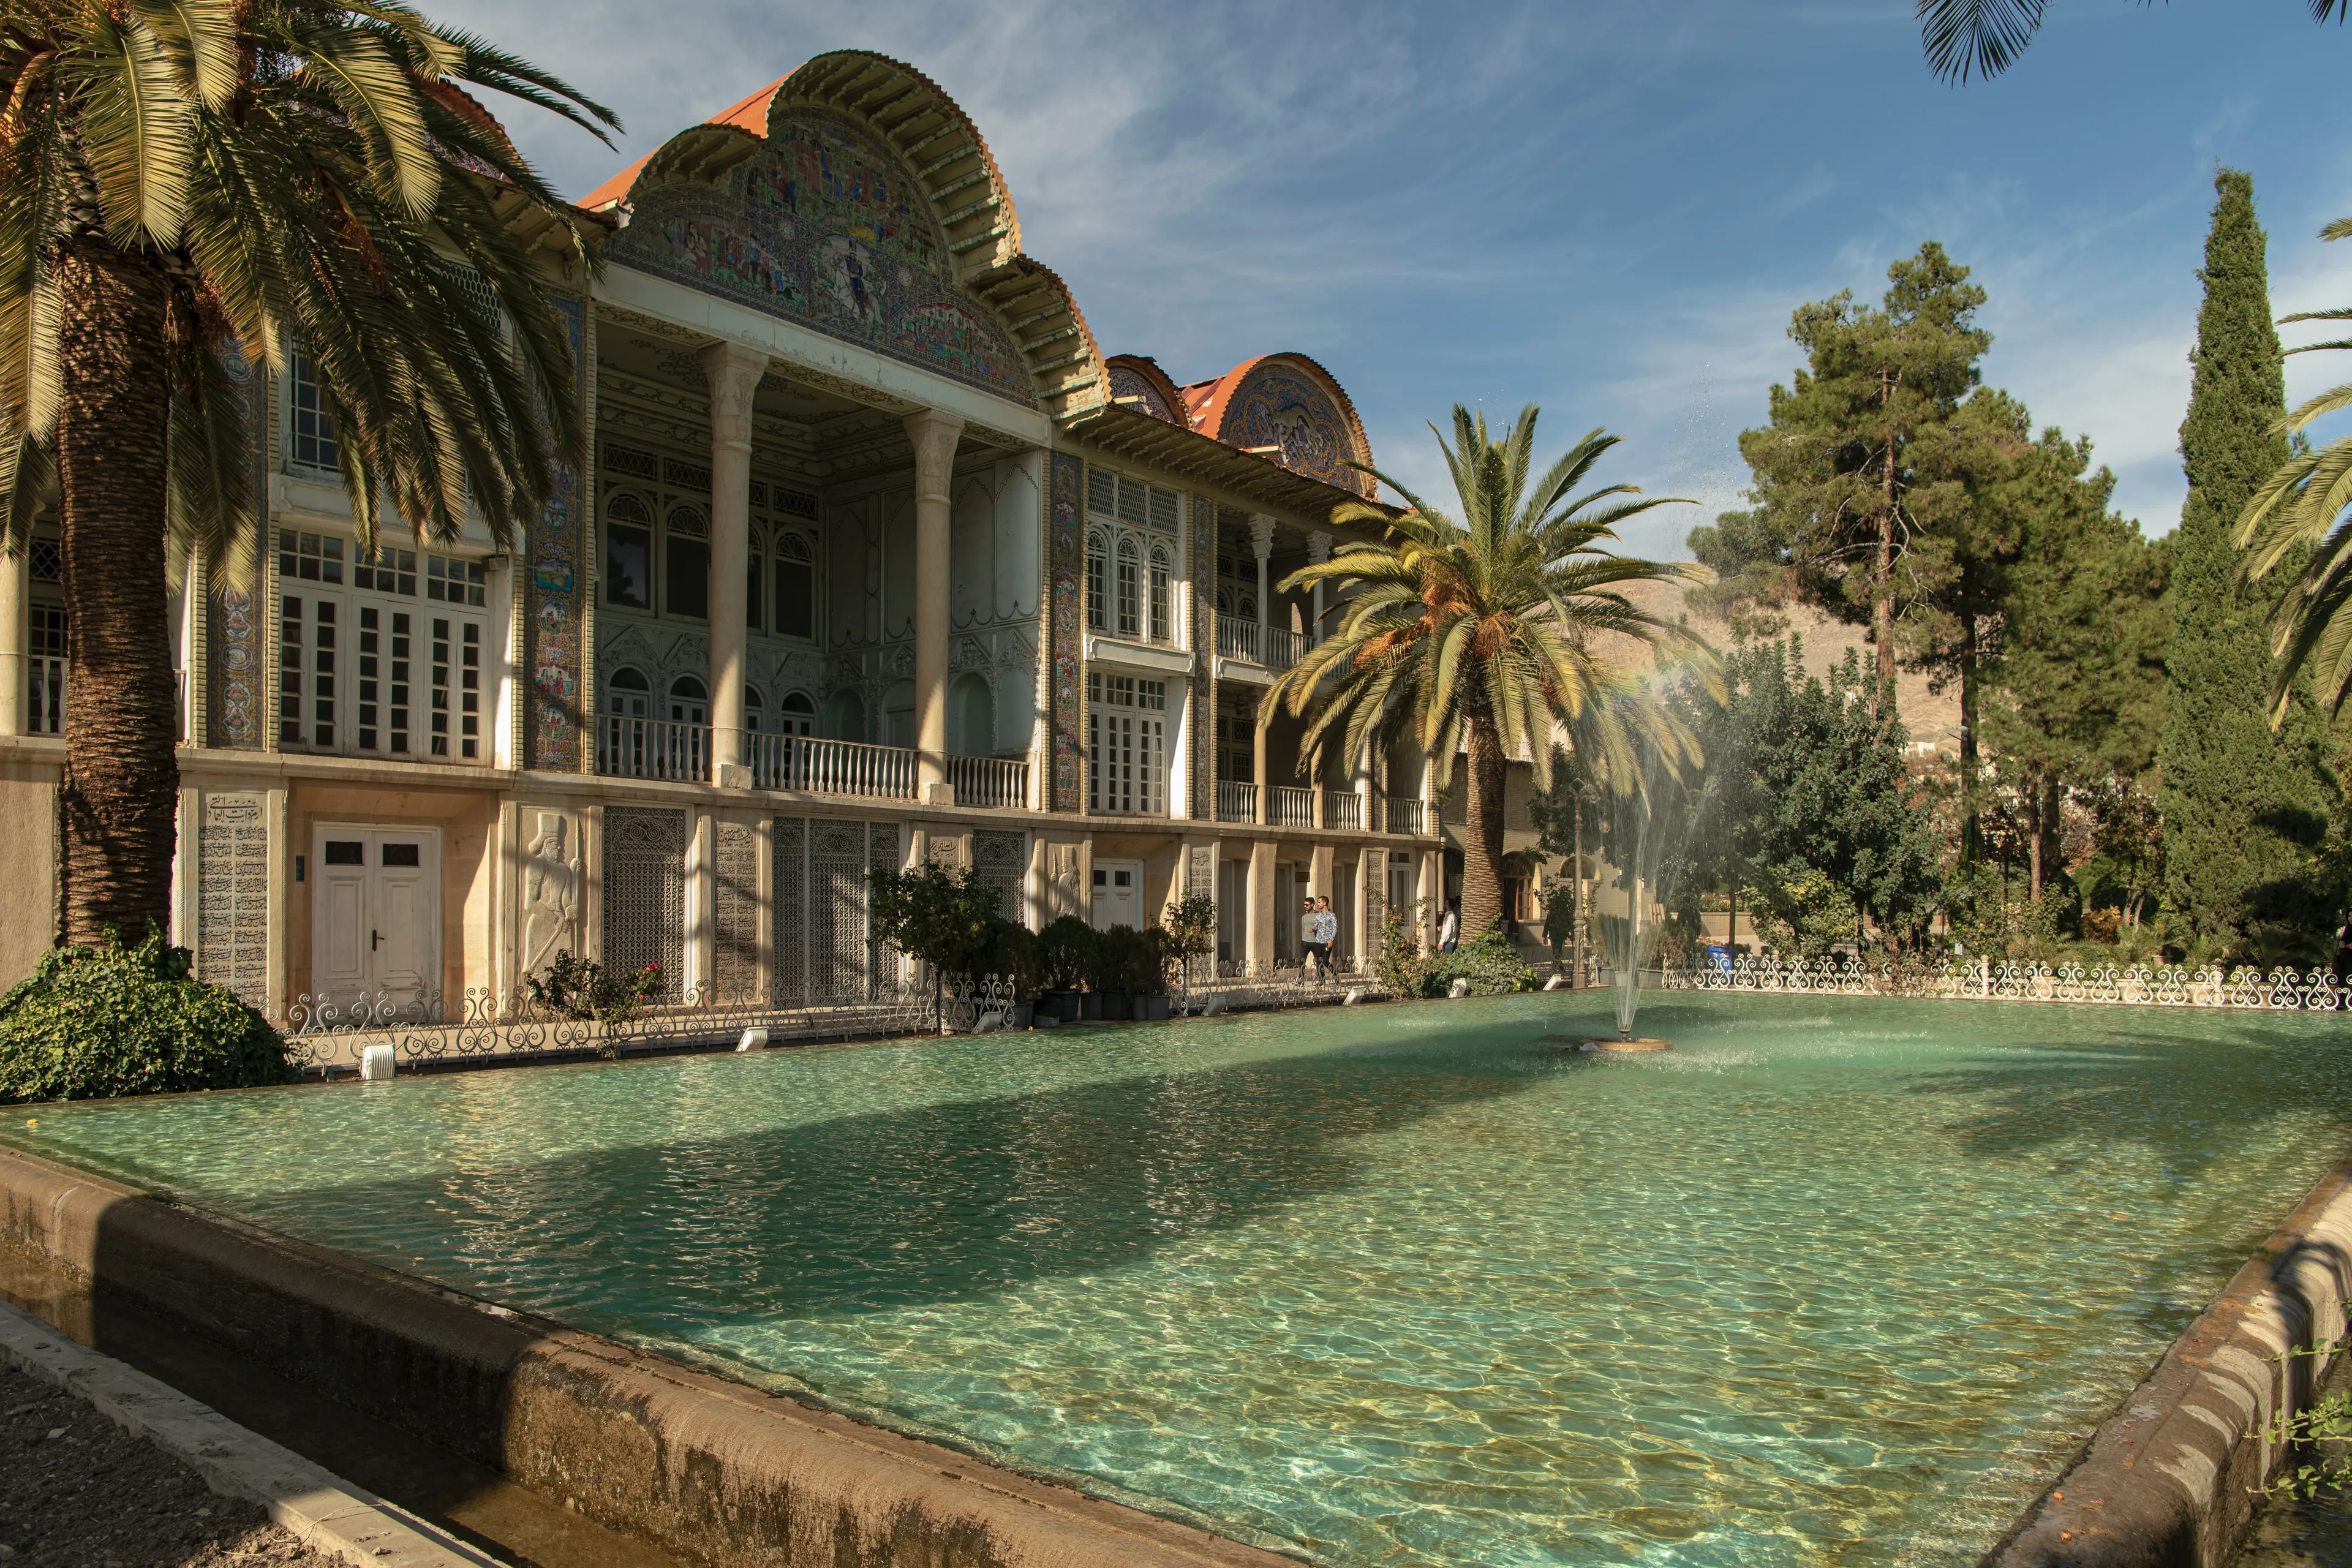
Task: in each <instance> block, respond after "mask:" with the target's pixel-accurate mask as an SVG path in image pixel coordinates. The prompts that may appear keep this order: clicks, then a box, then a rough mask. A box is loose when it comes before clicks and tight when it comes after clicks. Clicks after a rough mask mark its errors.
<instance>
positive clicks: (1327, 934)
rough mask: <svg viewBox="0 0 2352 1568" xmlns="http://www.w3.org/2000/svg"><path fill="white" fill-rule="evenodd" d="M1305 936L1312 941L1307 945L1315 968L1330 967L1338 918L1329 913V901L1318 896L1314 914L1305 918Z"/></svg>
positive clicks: (1336, 935) (1337, 932)
mask: <svg viewBox="0 0 2352 1568" xmlns="http://www.w3.org/2000/svg"><path fill="white" fill-rule="evenodd" d="M1307 934H1308V935H1309V936H1310V937H1312V938H1313V939H1314V940H1313V941H1312V942H1311V943H1310V944H1309V945H1310V947H1311V948H1312V950H1313V952H1314V954H1315V967H1316V968H1317V969H1318V970H1327V969H1329V968H1330V967H1331V950H1332V948H1334V947H1336V946H1337V945H1339V916H1338V915H1335V914H1333V913H1332V912H1331V900H1329V899H1327V898H1324V897H1321V896H1320V895H1318V897H1317V898H1316V900H1315V912H1314V913H1313V914H1312V915H1310V916H1308V917H1307Z"/></svg>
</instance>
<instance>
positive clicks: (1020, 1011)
mask: <svg viewBox="0 0 2352 1568" xmlns="http://www.w3.org/2000/svg"><path fill="white" fill-rule="evenodd" d="M1036 1006H1037V1004H1035V1003H1034V1002H1015V1003H1014V1004H1013V1005H1012V1006H1010V1007H1007V1008H1006V1009H1005V1010H1004V1026H1005V1027H1006V1028H1008V1029H1025V1028H1027V1027H1028V1026H1029V1023H1030V1019H1031V1017H1032V1016H1033V1015H1034V1012H1035V1010H1036Z"/></svg>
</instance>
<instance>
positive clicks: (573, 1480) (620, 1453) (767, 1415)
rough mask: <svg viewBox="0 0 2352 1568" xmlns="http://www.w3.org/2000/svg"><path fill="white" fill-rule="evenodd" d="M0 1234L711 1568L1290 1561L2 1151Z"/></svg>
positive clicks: (1160, 1567)
mask: <svg viewBox="0 0 2352 1568" xmlns="http://www.w3.org/2000/svg"><path fill="white" fill-rule="evenodd" d="M0 1247H8V1248H10V1249H13V1250H15V1251H16V1252H18V1253H20V1254H23V1255H25V1256H27V1257H29V1258H32V1259H33V1260H34V1261H35V1262H36V1263H38V1264H40V1265H42V1266H44V1267H46V1268H50V1269H52V1270H55V1271H57V1272H59V1273H62V1274H65V1275H67V1276H68V1277H70V1278H72V1279H75V1280H76V1281H77V1282H84V1283H86V1285H87V1287H88V1289H89V1295H90V1298H91V1302H92V1310H93V1314H94V1316H95V1319H96V1321H98V1322H99V1324H100V1326H101V1331H102V1325H103V1322H104V1319H105V1314H106V1310H107V1306H108V1303H109V1301H110V1300H127V1301H129V1302H135V1303H136V1304H137V1305H138V1306H139V1307H140V1308H142V1309H143V1310H147V1311H150V1312H154V1313H160V1314H162V1315H163V1316H164V1317H166V1318H168V1319H170V1320H172V1321H174V1322H175V1323H177V1324H179V1325H181V1326H184V1328H186V1329H187V1330H188V1331H192V1332H194V1333H196V1334H198V1335H201V1336H203V1337H204V1338H205V1339H207V1340H209V1341H212V1342H215V1343H217V1344H221V1345H224V1346H226V1347H227V1348H228V1349H230V1350H232V1351H235V1352H238V1353H241V1354H245V1355H247V1356H250V1357H252V1358H253V1359H254V1360H255V1361H257V1362H258V1363H261V1364H263V1365H266V1366H268V1367H270V1368H271V1369H272V1370H274V1371H277V1372H278V1373H282V1374H284V1375H286V1376H288V1377H289V1378H290V1379H292V1380H293V1381H295V1382H297V1383H300V1384H304V1385H306V1386H309V1387H310V1388H312V1389H314V1390H316V1391H318V1392H319V1393H320V1394H326V1395H328V1396H329V1397H331V1398H333V1399H336V1400H339V1401H341V1403H343V1404H345V1405H351V1406H352V1407H354V1408H357V1409H361V1410H363V1411H366V1412H367V1413H369V1414H371V1415H376V1416H378V1417H379V1418H381V1419H383V1420H386V1421H389V1422H391V1423H392V1424H393V1425H394V1426H401V1427H404V1428H405V1429H407V1430H409V1431H411V1432H414V1433H415V1434H417V1435H418V1436H424V1437H425V1438H427V1439H429V1440H431V1441H434V1442H436V1443H438V1444H440V1445H441V1446H443V1447H446V1448H449V1449H451V1450H452V1451H454V1452H456V1453H457V1454H460V1455H462V1456H464V1457H466V1458H471V1459H474V1460H475V1461H476V1462H478V1463H481V1464H484V1465H487V1466H488V1467H489V1468H493V1469H496V1470H499V1471H500V1472H502V1473H504V1474H506V1475H508V1476H509V1477H510V1478H512V1479H514V1480H516V1481H518V1482H520V1483H521V1484H523V1485H525V1486H529V1487H531V1488H533V1489H537V1490H539V1491H541V1493H543V1494H546V1495H548V1496H551V1497H553V1498H558V1499H562V1500H564V1501H565V1502H566V1504H567V1505H568V1506H571V1507H573V1508H576V1509H577V1510H580V1511H581V1512H583V1513H584V1514H586V1515H588V1516H589V1517H591V1518H592V1519H594V1520H595V1521H597V1522H599V1523H602V1524H605V1525H607V1526H609V1527H611V1528H614V1529H616V1530H620V1531H625V1532H627V1533H630V1534H635V1535H637V1536H640V1537H644V1538H646V1539H649V1540H651V1541H654V1542H658V1543H659V1544H661V1545H663V1546H665V1547H667V1548H668V1549H670V1550H672V1551H674V1552H677V1553H678V1554H679V1555H680V1556H682V1557H685V1558H687V1559H688V1560H689V1561H693V1562H698V1563H710V1564H713V1565H715V1568H736V1565H738V1564H744V1565H758V1568H799V1565H801V1564H834V1563H860V1564H865V1563H876V1564H880V1563H901V1562H907V1563H912V1562H920V1563H929V1564H937V1565H939V1568H967V1565H969V1568H1033V1565H1034V1568H1045V1565H1047V1564H1051V1565H1054V1568H1080V1565H1087V1568H1092V1565H1095V1564H1101V1565H1103V1568H1108V1565H1110V1564H1114V1563H1118V1564H1136V1565H1139V1568H1202V1565H1204V1564H1212V1563H1213V1564H1220V1565H1226V1564H1230V1565H1233V1568H1297V1561H1298V1560H1297V1558H1294V1557H1291V1556H1286V1555H1282V1554H1279V1553H1276V1552H1270V1551H1267V1550H1265V1549H1263V1548H1260V1547H1256V1546H1252V1545H1248V1544H1245V1543H1244V1542H1238V1541H1234V1540H1231V1539H1228V1538H1225V1537H1222V1536H1218V1535H1215V1534H1213V1533H1211V1532H1209V1531H1203V1530H1200V1529H1196V1528H1193V1527H1192V1526H1190V1525H1187V1524H1184V1523H1181V1522H1179V1521H1174V1520H1171V1519H1166V1518H1162V1517H1160V1516H1159V1515H1157V1514H1153V1513H1147V1512H1144V1511H1142V1510H1138V1509H1135V1508H1131V1507H1129V1506H1126V1505H1125V1504H1122V1503H1118V1502H1116V1501H1111V1500H1105V1499H1102V1498H1097V1497H1094V1496H1090V1495H1087V1494H1086V1493H1083V1492H1080V1491H1078V1490H1076V1489H1074V1488H1071V1487H1067V1486H1064V1485H1061V1484H1058V1483H1056V1482H1054V1481H1051V1480H1046V1479H1039V1478H1036V1477H1033V1476H1029V1475H1025V1474H1022V1473H1020V1472H1018V1471H1015V1470H1013V1469H1010V1468H1005V1467H1003V1466H1000V1465H997V1464H994V1463H992V1462H991V1461H989V1460H987V1459H984V1458H980V1457H978V1456H975V1455H972V1454H970V1453H967V1452H963V1451H961V1450H958V1449H954V1448H950V1447H944V1446H942V1445H940V1444H936V1443H932V1442H929V1441H926V1440H924V1439H922V1438H920V1437H917V1436H909V1435H908V1434H905V1433H902V1432H898V1431H895V1430H891V1429H889V1428H887V1427H883V1426H876V1425H873V1424H871V1423H867V1422H864V1421H860V1420H857V1419H856V1418H854V1417H851V1416H848V1415H841V1414H838V1413H836V1412H833V1411H829V1410H825V1409H822V1408H820V1407H818V1406H816V1405H812V1404H809V1403H807V1402H805V1401H803V1400H800V1399H796V1398H794V1397H793V1396H792V1395H790V1394H787V1393H782V1392H775V1391H769V1390H763V1389H761V1388H757V1387H754V1386H752V1385H751V1384H745V1383H741V1382H738V1381H736V1380H733V1379H730V1378H726V1377H721V1376H719V1375H716V1374H714V1373H709V1372H707V1371H703V1370H701V1369H699V1368H697V1367H694V1366H691V1365H688V1364H687V1363H683V1362H680V1361H677V1360H676V1359H674V1358H671V1357H667V1356H663V1355H659V1354H657V1353H655V1352H649V1351H645V1350H640V1349H637V1348H635V1347H634V1346H630V1345H626V1344H624V1343H622V1342H618V1341H616V1340H613V1339H609V1338H606V1337H604V1336H602V1335H597V1334H592V1333H587V1332H583V1331H580V1330H577V1329H572V1328H568V1327H566V1326H564V1325H562V1324H561V1323H558V1322H555V1321H551V1320H549V1319H545V1318H541V1317H537V1316H535V1315H533V1314H530V1313H526V1312H520V1311H515V1310H509V1309H507V1308H504V1307H499V1306H497V1305H494V1304H491V1303H488V1302H485V1301H482V1300H477V1299H475V1298H472V1297H469V1296H467V1295H465V1294H464V1293H462V1292H459V1291H457V1290H452V1289H446V1288H444V1287H442V1286H439V1285H436V1284H434V1283H432V1282H430V1281H427V1280H425V1279H417V1278H415V1277H414V1276H410V1275H405V1274H402V1273H400V1272H398V1271H396V1270H394V1269H389V1268H383V1267H381V1266H379V1265H376V1264H373V1263H369V1262H367V1261H365V1260H363V1259H360V1258H353V1257H352V1256H350V1255H348V1254H345V1253H341V1252H338V1251H336V1250H334V1249H332V1248H330V1247H319V1246H316V1245H314V1244H311V1243H309V1242H304V1241H300V1240H297V1239H295V1238H293V1237H286V1236H283V1235H280V1234H278V1233H276V1232H273V1231H269V1230H266V1229H264V1228H262V1227H260V1226H254V1225H251V1224H249V1223H247V1222H245V1221H243V1220H239V1219H236V1218H235V1217H233V1216H229V1215H220V1214H215V1213H211V1212H207V1211H205V1210H202V1209H198V1208H195V1207H194V1206H191V1205H184V1204H180V1203H175V1202H173V1201H170V1200H169V1199H167V1198H164V1197H161V1196H158V1195H156V1194H152V1193H150V1192H146V1191H143V1190H142V1189H140V1188H138V1187H135V1186H132V1185H130V1184H125V1183H122V1182H120V1181H116V1180H113V1179H111V1178H109V1177H105V1176H100V1175H97V1174H93V1173H89V1172H85V1171H82V1170H79V1169H77V1168H76V1167H74V1166H72V1165H70V1164H68V1163H62V1162H57V1161H52V1160H48V1159H46V1158H43V1157H42V1156H39V1155H36V1154H32V1153H29V1152H24V1151H21V1150H16V1149H11V1148H0Z"/></svg>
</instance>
